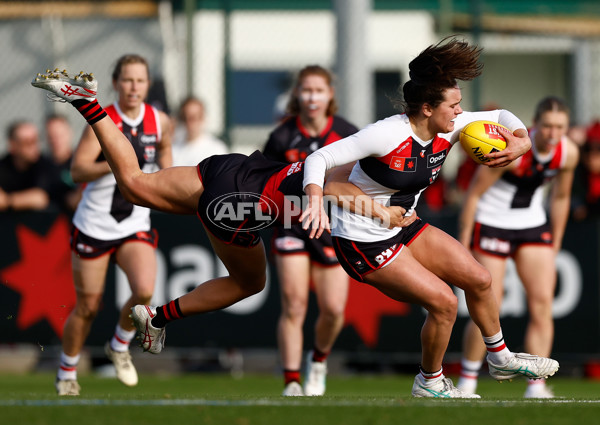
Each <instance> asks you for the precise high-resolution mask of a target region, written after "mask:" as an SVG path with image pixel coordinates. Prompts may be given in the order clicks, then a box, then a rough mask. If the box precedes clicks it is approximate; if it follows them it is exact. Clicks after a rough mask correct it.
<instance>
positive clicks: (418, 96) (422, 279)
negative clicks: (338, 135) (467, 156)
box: [302, 38, 559, 398]
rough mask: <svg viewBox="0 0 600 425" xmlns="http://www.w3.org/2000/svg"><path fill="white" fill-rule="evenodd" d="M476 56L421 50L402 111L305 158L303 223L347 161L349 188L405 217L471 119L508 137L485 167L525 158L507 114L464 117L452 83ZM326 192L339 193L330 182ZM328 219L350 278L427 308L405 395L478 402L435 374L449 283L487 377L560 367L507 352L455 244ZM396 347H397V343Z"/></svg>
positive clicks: (466, 257)
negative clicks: (471, 327) (463, 307)
mask: <svg viewBox="0 0 600 425" xmlns="http://www.w3.org/2000/svg"><path fill="white" fill-rule="evenodd" d="M480 52H481V49H480V48H478V47H477V46H471V45H469V44H468V43H466V42H464V41H460V40H458V39H456V38H446V39H444V40H442V41H441V42H439V43H438V44H435V45H432V46H429V47H428V48H427V49H425V50H423V51H422V52H421V53H420V54H419V55H418V56H417V57H416V58H415V59H413V60H412V61H411V62H410V63H409V70H410V72H409V76H410V80H409V81H407V82H406V83H405V84H404V85H403V87H402V89H403V95H404V96H403V106H404V111H405V113H402V114H397V115H393V116H391V117H388V118H386V119H384V120H381V121H378V122H376V123H374V124H371V125H368V126H367V127H365V128H364V129H362V130H361V131H359V132H358V133H356V134H354V135H352V136H349V137H347V138H346V139H343V140H340V141H338V142H336V143H333V144H331V145H328V146H325V147H323V148H321V149H319V150H318V151H316V152H315V153H313V154H312V155H310V156H309V157H308V158H307V159H306V162H305V171H304V190H305V192H306V194H307V198H308V201H309V205H308V207H307V209H306V210H305V212H304V213H303V216H302V218H303V220H306V221H307V222H310V223H312V225H313V228H314V227H318V226H317V222H318V221H319V220H320V219H321V214H322V212H321V210H322V205H321V202H322V197H323V184H324V176H325V173H326V171H327V170H329V169H331V168H333V167H336V166H338V165H340V164H347V163H351V162H353V161H358V162H357V164H356V165H355V166H354V168H353V169H352V173H351V175H350V179H349V182H350V183H354V184H355V185H356V186H357V187H358V189H360V190H362V191H363V192H365V193H366V194H367V195H369V196H370V197H371V202H373V203H381V204H384V205H398V206H401V207H403V208H404V209H406V210H407V211H408V214H409V215H410V214H412V213H413V209H414V208H415V206H416V205H417V202H418V200H419V197H420V195H421V193H422V192H423V191H424V190H425V189H426V188H427V187H428V186H429V185H431V184H432V183H433V182H434V181H435V179H436V178H437V177H438V176H439V173H440V170H441V167H442V164H443V163H444V161H445V159H446V156H447V155H448V152H449V150H450V148H452V146H453V145H454V144H455V143H456V142H457V140H458V137H459V134H460V131H461V129H462V128H463V127H464V126H466V125H467V124H469V123H471V122H473V121H477V120H490V121H494V122H498V123H500V124H502V125H504V126H505V127H507V128H508V129H509V130H510V131H503V136H504V137H505V138H506V139H507V147H506V149H504V150H503V151H500V152H495V153H492V154H489V155H488V158H490V161H489V163H488V164H489V166H491V167H498V166H504V165H507V164H509V163H510V162H512V161H513V160H515V159H516V158H518V157H519V156H521V155H523V154H524V153H525V152H527V151H528V150H529V149H530V147H531V141H530V139H529V137H528V135H527V130H526V128H525V126H524V125H523V123H522V122H521V121H520V120H519V119H518V118H516V117H515V116H514V115H513V114H512V113H510V112H508V111H505V110H497V111H486V112H463V110H462V108H461V106H460V102H461V100H462V95H461V90H460V87H459V86H458V81H459V80H461V81H469V80H472V79H474V78H475V77H477V76H478V75H479V74H480V73H481V67H482V66H483V65H482V64H480V63H479V62H478V59H479V55H480ZM325 194H326V195H340V194H343V195H347V193H344V192H343V191H342V190H341V189H338V188H336V185H335V184H333V183H332V181H331V179H330V180H329V182H328V187H326V192H325ZM350 195H352V194H351V193H350ZM331 215H332V217H331V221H332V226H331V227H332V236H333V244H334V247H335V249H336V253H337V256H338V259H339V260H340V264H341V265H342V267H344V269H345V270H346V272H347V273H348V274H349V275H350V276H352V277H354V278H355V279H357V280H359V281H363V282H365V283H368V284H370V285H372V286H374V287H375V288H377V289H378V290H380V291H381V292H382V293H384V294H386V295H387V296H389V297H390V298H392V299H394V300H397V301H402V302H411V303H414V304H418V305H420V306H422V307H423V308H424V309H426V310H427V317H426V319H425V323H424V325H423V327H422V329H421V346H422V356H421V365H420V372H419V373H418V374H417V376H416V377H415V380H414V384H413V388H412V394H413V396H415V397H444V398H479V396H477V395H474V394H467V393H464V392H462V391H460V390H459V389H457V388H456V387H454V385H453V383H452V381H451V380H450V379H448V378H446V377H445V376H444V373H443V369H442V361H443V358H444V354H445V352H446V349H447V347H448V342H449V340H450V336H451V333H452V328H453V325H454V322H455V320H456V314H457V308H458V301H457V298H456V296H455V295H454V293H453V291H452V288H451V287H450V286H449V285H448V283H449V284H452V285H455V286H457V287H459V288H461V289H463V290H464V291H465V296H466V299H467V305H468V307H469V314H470V315H471V318H472V319H473V321H474V322H475V323H476V324H477V326H478V327H479V329H481V332H482V334H483V335H484V339H485V342H486V347H487V351H488V356H487V360H488V364H489V367H490V374H491V375H492V377H494V378H495V379H496V380H499V381H501V380H508V379H512V378H515V377H517V376H520V375H522V374H531V375H530V376H531V377H534V378H541V377H547V376H552V375H553V374H554V373H555V372H556V370H558V367H559V365H558V362H556V361H554V360H552V359H548V358H543V357H538V356H532V355H529V354H524V353H513V352H511V351H510V350H509V349H508V347H507V345H506V343H505V341H504V336H503V334H502V328H501V326H500V319H499V313H498V305H497V303H496V299H495V298H494V293H493V292H492V287H491V276H490V273H489V272H488V271H487V270H486V269H485V268H484V267H482V266H481V264H479V263H478V262H477V261H475V259H474V258H473V256H472V255H471V254H470V253H469V251H468V250H467V249H466V248H465V247H464V246H462V245H461V244H460V243H459V242H458V241H457V240H456V239H454V238H452V237H451V236H449V235H448V234H446V233H445V232H443V231H442V230H440V229H438V228H436V227H434V226H431V225H428V224H427V223H425V222H423V221H422V220H421V219H417V220H415V222H414V223H412V224H411V225H409V226H405V227H402V228H394V229H391V230H390V229H388V228H383V227H381V226H379V225H378V224H377V223H376V222H375V221H374V220H370V219H366V218H365V217H363V216H361V215H358V214H355V213H353V212H352V210H351V205H349V206H348V207H347V208H336V207H335V206H334V208H332V212H331ZM398 345H399V347H402V341H398Z"/></svg>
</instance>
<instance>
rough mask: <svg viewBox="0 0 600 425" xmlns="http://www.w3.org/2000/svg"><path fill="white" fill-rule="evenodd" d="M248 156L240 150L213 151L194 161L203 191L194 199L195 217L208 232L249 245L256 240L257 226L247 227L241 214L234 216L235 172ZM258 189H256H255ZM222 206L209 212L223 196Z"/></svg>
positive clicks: (255, 242) (257, 236) (228, 242)
mask: <svg viewBox="0 0 600 425" xmlns="http://www.w3.org/2000/svg"><path fill="white" fill-rule="evenodd" d="M247 158H248V157H247V156H246V155H242V154H229V155H215V156H211V157H209V158H206V159H205V160H203V161H202V162H200V164H198V175H199V177H200V179H201V180H202V185H203V186H204V191H203V192H202V196H200V200H199V201H198V217H199V218H200V220H201V221H202V224H203V225H204V227H205V228H206V230H207V231H208V232H210V233H211V234H212V235H213V236H215V237H216V238H217V239H219V240H221V241H223V242H225V243H226V244H232V245H237V246H241V247H247V248H248V247H252V246H255V245H257V244H258V243H259V242H260V234H259V232H258V230H256V231H253V230H247V228H246V227H245V226H246V225H247V221H246V220H245V217H239V218H238V217H237V216H236V211H238V204H239V202H240V199H239V198H238V197H237V196H236V195H237V193H238V188H237V184H236V178H235V177H236V173H237V172H238V170H239V168H240V167H241V165H242V164H243V163H244V161H246V159H247ZM259 193H260V192H259ZM228 194H231V195H232V196H231V197H228V198H226V199H225V202H227V204H226V205H225V204H223V206H224V208H223V209H221V210H220V212H217V213H216V214H215V213H213V211H214V210H215V208H217V207H219V201H220V200H221V199H224V198H223V196H224V195H225V196H227V195H228Z"/></svg>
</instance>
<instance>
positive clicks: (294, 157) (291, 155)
mask: <svg viewBox="0 0 600 425" xmlns="http://www.w3.org/2000/svg"><path fill="white" fill-rule="evenodd" d="M306 157H307V155H306V152H300V151H299V150H298V149H288V150H287V151H285V159H286V161H287V162H298V161H304V160H305V159H306Z"/></svg>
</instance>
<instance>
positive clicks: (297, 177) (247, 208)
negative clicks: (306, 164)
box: [197, 151, 304, 247]
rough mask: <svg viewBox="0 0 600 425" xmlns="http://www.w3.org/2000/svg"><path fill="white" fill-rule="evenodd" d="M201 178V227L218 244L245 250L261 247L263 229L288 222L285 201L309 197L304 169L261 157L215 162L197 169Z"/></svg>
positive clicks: (215, 159) (232, 156) (214, 159)
mask: <svg viewBox="0 0 600 425" xmlns="http://www.w3.org/2000/svg"><path fill="white" fill-rule="evenodd" d="M198 175H199V177H200V180H201V181H202V185H203V186H204V191H203V193H202V196H200V199H199V201H198V212H197V213H198V217H200V220H202V224H204V227H205V228H206V230H207V231H209V232H210V233H211V234H212V235H213V236H215V237H216V238H218V239H219V240H221V241H223V242H225V243H226V244H232V245H237V246H241V247H252V246H255V245H257V244H258V243H259V242H260V233H259V231H260V230H261V229H265V228H267V227H270V226H271V225H273V224H274V223H275V222H276V221H277V220H281V221H284V214H285V212H286V211H287V209H286V208H285V207H284V204H285V201H286V199H285V197H286V195H290V196H292V195H293V196H295V197H298V195H301V194H303V193H304V192H303V191H302V179H303V169H302V167H301V166H298V165H297V164H284V163H280V162H277V161H271V160H268V159H266V158H265V157H264V156H263V155H262V154H261V153H260V152H258V151H257V152H255V153H253V154H252V155H250V156H246V155H242V154H228V155H215V156H211V157H209V158H207V159H205V160H203V161H202V162H200V164H198ZM300 211H301V210H298V211H297V212H296V214H297V215H298V216H299V214H300ZM294 218H295V217H290V219H294ZM296 221H297V219H296Z"/></svg>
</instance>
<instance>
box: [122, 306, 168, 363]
mask: <svg viewBox="0 0 600 425" xmlns="http://www.w3.org/2000/svg"><path fill="white" fill-rule="evenodd" d="M154 316H156V307H150V306H147V305H136V306H135V307H133V308H132V309H131V315H130V317H131V320H133V324H134V326H135V327H136V329H137V330H138V331H139V332H140V339H141V341H142V342H141V344H140V345H141V346H142V348H143V349H144V351H148V352H150V353H152V354H158V353H160V352H161V351H162V349H163V347H164V346H165V334H166V331H165V328H155V327H154V326H152V318H153V317H154Z"/></svg>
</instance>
